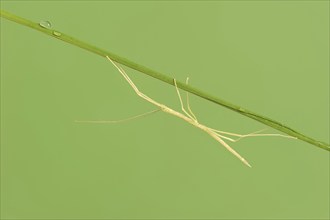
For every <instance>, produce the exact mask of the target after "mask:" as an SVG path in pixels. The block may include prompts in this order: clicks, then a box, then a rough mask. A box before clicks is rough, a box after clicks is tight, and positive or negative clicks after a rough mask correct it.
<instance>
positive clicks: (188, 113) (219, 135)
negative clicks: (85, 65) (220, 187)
mask: <svg viewBox="0 0 330 220" xmlns="http://www.w3.org/2000/svg"><path fill="white" fill-rule="evenodd" d="M106 58H107V59H108V60H109V61H110V62H111V63H112V64H113V65H114V66H115V67H116V69H117V70H118V71H119V72H120V74H121V75H122V76H123V77H124V78H125V80H126V81H127V82H128V83H129V85H130V86H131V87H132V88H133V90H134V91H135V93H136V94H137V95H138V96H140V97H141V98H142V99H144V100H146V101H147V102H150V103H151V104H153V105H155V106H156V107H157V109H156V110H153V111H151V112H147V113H144V114H141V115H137V116H134V117H131V118H128V119H124V120H119V121H76V122H87V123H114V122H122V121H127V120H130V119H134V118H137V117H140V116H145V115H147V114H151V113H154V112H157V111H160V110H161V111H163V112H165V113H168V114H170V115H173V116H175V117H178V118H181V119H182V120H184V121H186V122H188V123H189V124H191V125H193V126H195V127H197V128H199V129H201V130H202V131H205V132H206V133H207V134H208V135H210V136H211V137H212V138H214V139H215V140H216V141H217V142H219V143H220V144H221V145H223V146H224V147H225V148H226V149H227V150H228V151H229V152H230V153H232V154H233V155H234V156H236V157H237V158H238V159H239V160H241V161H242V162H243V163H244V164H245V165H247V166H248V167H251V165H250V164H249V162H248V161H247V160H246V159H244V157H242V156H241V155H240V154H239V153H238V152H237V151H235V150H234V149H233V148H231V147H230V146H229V145H228V144H227V143H226V142H225V141H224V140H228V141H231V142H236V141H239V140H240V139H242V138H245V137H255V136H280V137H286V138H294V137H291V136H287V135H281V134H261V133H260V132H262V131H264V130H265V129H263V130H260V131H256V132H253V133H250V134H235V133H230V132H225V131H220V130H216V129H213V128H210V127H208V126H206V125H203V124H200V123H199V122H198V120H197V118H196V116H195V114H194V113H193V112H192V110H191V108H190V104H189V95H188V92H187V93H186V103H187V110H186V109H185V108H184V105H183V101H182V97H181V94H180V91H179V88H178V86H177V83H176V80H175V79H173V82H174V86H175V89H176V92H177V95H178V97H179V101H180V105H181V110H182V111H183V113H184V114H182V113H180V112H178V111H175V110H173V109H172V108H170V107H168V106H166V105H164V104H161V103H159V102H157V101H155V100H153V99H152V98H150V97H149V96H147V95H146V94H144V93H142V92H141V91H140V90H139V89H138V88H137V87H136V85H135V84H134V83H133V81H132V80H131V78H129V76H128V75H127V74H126V72H125V70H124V69H123V68H122V67H121V66H119V64H116V63H115V62H114V61H113V60H111V59H110V57H108V56H106ZM188 80H189V78H187V80H186V83H187V84H188ZM225 135H227V136H225ZM228 136H231V137H236V139H234V138H231V137H228Z"/></svg>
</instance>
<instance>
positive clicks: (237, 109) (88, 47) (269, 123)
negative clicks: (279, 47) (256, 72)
mask: <svg viewBox="0 0 330 220" xmlns="http://www.w3.org/2000/svg"><path fill="white" fill-rule="evenodd" d="M1 17H3V18H6V19H8V20H11V21H14V22H16V23H18V24H21V25H24V26H27V27H30V28H32V29H35V30H38V31H40V32H42V33H44V34H47V35H49V36H51V37H54V38H56V39H58V40H62V41H65V42H67V43H69V44H72V45H75V46H78V47H81V48H83V49H85V50H87V51H89V52H93V53H95V54H98V55H100V56H102V57H104V58H105V57H106V56H108V57H110V58H111V59H112V60H114V61H116V62H117V63H120V64H122V65H125V66H127V67H130V68H132V69H135V70H137V71H139V72H142V73H144V74H147V75H149V76H152V77H154V78H156V79H158V80H161V81H163V82H166V83H168V84H171V85H174V81H173V78H171V77H169V76H167V75H164V74H162V73H160V72H157V71H155V70H152V69H150V68H148V67H145V66H142V65H140V64H137V63H135V62H133V61H130V60H128V59H126V58H123V57H120V56H118V55H116V54H113V53H110V52H108V51H106V50H103V49H101V48H97V47H95V46H93V45H90V44H88V43H86V42H83V41H81V40H78V39H76V38H73V37H71V36H69V35H67V34H64V33H62V32H60V31H56V30H53V29H50V28H45V27H42V26H40V24H39V23H35V22H32V21H29V20H27V19H24V18H21V17H18V16H16V15H14V14H11V13H9V12H6V11H3V10H1ZM176 82H177V86H178V87H179V88H180V89H183V90H185V91H187V92H190V93H192V94H195V95H197V96H199V97H201V98H204V99H207V100H209V101H211V102H214V103H216V104H218V105H221V106H224V107H226V108H228V109H231V110H233V111H235V112H238V113H240V114H242V115H245V116H247V117H249V118H252V119H254V120H256V121H259V122H261V123H263V124H265V125H267V126H269V127H272V128H274V129H276V130H279V131H281V132H283V133H286V134H288V135H291V136H293V137H296V138H298V139H300V140H302V141H305V142H308V143H310V144H313V145H315V146H317V147H320V148H322V149H324V150H327V151H330V145H329V144H328V143H325V142H321V141H317V140H314V139H313V138H310V137H308V136H306V135H304V134H301V133H299V132H297V131H295V130H293V129H291V128H289V127H288V126H286V125H284V124H282V123H279V122H277V121H275V120H273V119H270V118H267V117H265V116H262V115H260V114H257V113H254V112H251V111H249V110H247V109H244V108H242V107H240V106H238V105H234V104H232V103H229V102H227V101H225V100H222V99H220V98H218V97H215V96H212V95H210V94H207V93H206V92H203V91H201V90H199V89H197V88H194V87H192V86H190V85H187V84H185V83H183V82H179V81H176Z"/></svg>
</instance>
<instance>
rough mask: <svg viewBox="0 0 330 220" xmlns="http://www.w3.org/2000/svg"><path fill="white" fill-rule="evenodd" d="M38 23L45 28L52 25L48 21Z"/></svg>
mask: <svg viewBox="0 0 330 220" xmlns="http://www.w3.org/2000/svg"><path fill="white" fill-rule="evenodd" d="M39 25H40V26H41V27H43V28H46V29H50V28H51V27H52V24H51V23H50V22H49V21H40V22H39Z"/></svg>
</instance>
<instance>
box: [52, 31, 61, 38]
mask: <svg viewBox="0 0 330 220" xmlns="http://www.w3.org/2000/svg"><path fill="white" fill-rule="evenodd" d="M53 34H54V35H55V36H56V37H59V36H61V35H62V34H61V33H60V32H58V31H53Z"/></svg>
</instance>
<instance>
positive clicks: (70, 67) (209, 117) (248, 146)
mask: <svg viewBox="0 0 330 220" xmlns="http://www.w3.org/2000/svg"><path fill="white" fill-rule="evenodd" d="M1 8H2V9H3V10H7V11H9V12H11V13H14V14H17V15H19V16H21V17H24V18H27V19H30V20H33V21H35V22H39V21H41V20H49V21H50V22H51V23H52V24H53V28H55V29H57V30H60V31H62V32H64V33H67V34H69V35H72V36H74V37H77V38H79V39H81V40H84V41H87V42H89V43H91V44H94V45H96V46H98V47H101V48H104V49H106V50H109V51H111V52H113V53H117V54H119V55H121V56H124V57H126V58H128V59H131V60H133V61H135V62H137V63H140V64H143V65H146V66H148V67H150V68H153V69H155V70H158V71H160V72H163V73H166V74H168V75H170V76H172V77H175V78H176V79H178V80H180V81H184V80H185V78H186V77H187V76H189V77H190V84H191V85H193V86H194V87H197V88H200V89H202V90H204V91H207V92H208V93H210V94H213V95H216V96H218V97H221V98H223V99H225V100H228V101H230V102H233V103H235V104H238V105H241V106H242V107H244V108H247V109H250V110H253V111H255V112H258V113H261V114H263V115H266V116H268V117H270V118H273V119H275V120H279V121H281V122H284V123H285V124H287V125H289V126H292V127H293V128H294V129H297V130H298V131H301V132H303V133H305V134H308V135H310V136H312V137H314V138H315V139H318V140H322V141H326V142H329V66H328V60H329V2H328V1H288V2H286V1H279V2H275V1H231V2H227V1H218V2H217V1H207V2H202V1H200V2H199V1H191V2H189V1H180V2H167V1H162V2H156V1H155V2H153V1H141V2H136V1H124V2H116V1H69V2H65V1H47V2H46V1H1ZM126 70H127V73H128V74H129V75H130V76H131V77H132V79H133V81H134V82H135V83H136V84H137V86H138V87H139V88H140V89H141V91H143V92H144V93H146V94H148V95H149V96H151V97H152V98H154V99H155V100H158V101H159V102H161V103H164V104H166V105H168V106H171V107H173V108H175V109H178V110H179V109H180V106H179V102H178V98H177V95H176V93H175V90H174V87H172V86H169V85H166V84H164V83H162V82H159V81H157V80H155V79H152V78H150V77H148V76H146V75H143V74H141V73H137V72H135V71H133V70H130V69H127V68H126ZM190 98H191V106H192V108H193V110H194V112H195V114H196V115H197V117H198V119H199V121H200V122H202V123H203V124H206V125H209V126H211V127H214V128H218V129H221V130H225V131H231V132H236V133H248V132H251V131H256V130H259V129H262V128H265V126H264V125H262V124H259V123H257V122H255V121H252V120H250V119H247V118H245V117H243V116H241V115H238V114H236V113H233V112H231V111H229V110H226V109H224V108H222V107H220V106H217V105H215V104H213V103H210V102H208V101H205V100H202V99H200V98H197V97H195V96H191V97H190ZM152 109H154V106H152V105H151V104H149V103H147V102H145V101H144V100H142V99H140V98H139V97H137V96H136V95H135V93H134V92H133V91H132V89H131V88H130V87H129V86H128V84H127V83H126V81H125V80H124V79H123V78H122V77H121V75H120V74H119V73H118V72H117V71H116V70H115V68H114V67H113V66H112V65H111V64H110V63H109V62H108V61H106V60H105V59H102V58H101V57H99V56H96V55H95V54H92V53H89V52H86V51H84V50H82V49H80V48H77V47H74V46H72V45H68V44H66V43H64V42H61V41H58V40H56V39H54V38H50V37H48V36H46V35H44V34H41V33H39V32H36V31H34V30H32V29H29V28H27V27H23V26H21V25H18V24H15V23H13V22H10V21H7V20H5V19H1V217H2V218H3V219H6V218H7V219H10V218H19V219H24V218H32V219H34V218H42V219H48V218H49V219H50V218H56V219H61V218H66V219H70V218H77V219H82V218H91V219H95V218H109V219H110V218H131V219H134V218H188V219H190V218H202V219H205V218H218V219H234V218H236V219H248V218H253V219H280V218H282V219H293V218H295V219H328V218H329V153H328V152H326V151H324V150H322V149H319V148H316V147H315V146H312V145H310V144H307V143H305V142H302V141H299V140H291V139H284V138H278V137H260V138H250V139H249V138H248V139H245V140H242V141H240V142H237V143H231V146H232V147H234V148H235V149H237V150H238V151H239V152H240V153H241V154H242V155H243V156H244V157H245V158H246V159H248V161H249V162H250V163H251V164H252V166H253V168H252V169H249V168H247V167H245V166H244V165H243V164H242V163H241V162H240V161H239V160H237V159H236V158H235V157H233V156H232V155H231V154H230V153H229V152H227V151H226V150H225V149H224V148H223V147H222V146H221V145H220V144H219V143H217V142H216V141H215V140H213V139H212V138H211V137H210V136H208V135H207V134H205V133H203V132H202V131H200V130H199V129H196V128H194V127H192V126H191V125H189V124H187V123H184V122H183V121H182V120H180V119H177V118H175V117H172V116H170V115H167V114H165V113H162V112H160V113H157V114H154V115H152V116H148V117H145V118H140V119H137V120H133V121H130V122H126V123H119V124H106V125H104V124H103V125H100V124H77V123H74V120H101V119H103V120H116V119H121V118H126V117H129V116H132V115H136V114H140V113H143V112H146V111H150V110H152ZM268 132H276V131H273V130H269V131H268Z"/></svg>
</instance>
